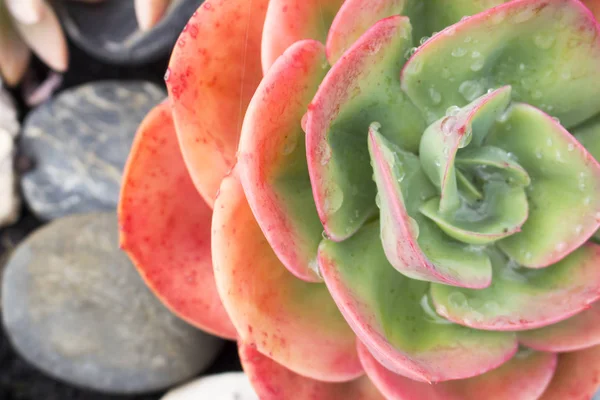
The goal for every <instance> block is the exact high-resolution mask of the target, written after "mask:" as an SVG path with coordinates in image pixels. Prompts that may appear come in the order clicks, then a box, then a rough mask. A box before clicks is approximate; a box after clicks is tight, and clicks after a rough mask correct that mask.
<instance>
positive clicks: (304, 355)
mask: <svg viewBox="0 0 600 400" xmlns="http://www.w3.org/2000/svg"><path fill="white" fill-rule="evenodd" d="M212 229H213V236H212V238H213V243H212V244H213V246H212V249H213V262H214V266H215V277H216V280H217V288H218V290H219V293H220V294H221V297H222V299H223V304H224V305H225V308H226V309H227V311H228V313H229V316H230V317H231V320H232V322H233V324H234V325H235V327H236V328H237V331H238V334H239V336H240V339H241V340H242V341H243V342H245V343H247V344H248V345H252V346H255V347H256V349H257V350H258V351H260V352H261V353H263V354H266V355H268V356H269V357H270V358H272V359H273V360H275V361H276V362H278V363H280V364H282V365H283V366H285V367H286V368H289V369H290V370H292V371H294V372H295V373H298V374H300V375H304V376H306V377H309V378H312V379H318V380H323V381H331V382H336V381H348V380H351V379H355V378H356V377H358V376H360V375H361V374H362V372H363V371H362V367H361V366H360V362H359V361H358V355H357V354H356V348H355V336H354V334H353V333H352V330H351V329H350V328H349V327H348V324H347V323H346V321H345V320H344V318H343V317H342V315H341V314H340V312H339V310H338V309H337V307H336V305H335V303H334V302H333V301H332V300H331V297H330V295H329V293H328V291H327V288H326V287H325V285H323V284H321V283H307V282H303V281H301V280H299V279H297V278H296V277H294V276H293V275H292V274H290V273H289V272H288V271H287V269H285V267H284V266H283V265H281V263H280V262H279V260H278V259H277V256H276V255H275V254H274V253H273V250H272V249H271V247H270V246H269V243H268V242H267V240H266V239H265V237H264V236H263V235H262V233H261V231H260V228H259V226H258V225H257V223H256V221H255V220H254V216H253V215H252V211H251V210H250V207H249V206H248V203H247V202H246V199H245V197H244V192H243V190H242V186H241V184H240V182H239V180H238V178H237V172H234V174H233V175H231V176H229V177H227V178H225V179H224V180H223V184H222V185H221V190H220V195H219V197H218V199H217V202H216V203H215V212H214V216H213V223H212Z"/></svg>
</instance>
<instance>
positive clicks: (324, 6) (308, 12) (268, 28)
mask: <svg viewBox="0 0 600 400" xmlns="http://www.w3.org/2000/svg"><path fill="white" fill-rule="evenodd" d="M342 3H343V0H271V1H270V3H269V9H268V10H267V17H266V19H265V27H264V30H263V37H262V67H263V73H264V74H265V75H266V73H267V71H268V70H269V68H271V65H273V63H274V62H275V60H277V58H278V57H279V56H280V55H282V54H283V52H284V51H285V50H286V49H287V48H288V47H290V46H291V45H292V44H294V43H296V42H297V41H299V40H303V39H314V40H318V41H320V42H321V43H325V40H326V38H327V32H328V30H329V27H330V25H331V22H332V21H333V18H334V17H335V15H336V13H337V11H338V10H339V8H340V6H341V5H342Z"/></svg>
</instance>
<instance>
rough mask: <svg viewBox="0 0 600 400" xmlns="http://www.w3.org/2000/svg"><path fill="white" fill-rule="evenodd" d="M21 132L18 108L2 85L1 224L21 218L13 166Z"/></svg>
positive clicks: (0, 129)
mask: <svg viewBox="0 0 600 400" xmlns="http://www.w3.org/2000/svg"><path fill="white" fill-rule="evenodd" d="M18 133H19V121H18V119H17V110H16V108H15V105H14V103H13V101H12V99H11V98H10V95H9V94H8V92H6V91H5V90H4V89H3V88H2V87H1V86H0V226H5V225H10V224H12V223H13V222H16V220H17V219H18V218H19V209H20V204H21V200H20V198H19V192H18V190H17V185H16V176H15V171H14V168H13V158H14V155H15V142H14V140H15V137H16V136H17V134H18Z"/></svg>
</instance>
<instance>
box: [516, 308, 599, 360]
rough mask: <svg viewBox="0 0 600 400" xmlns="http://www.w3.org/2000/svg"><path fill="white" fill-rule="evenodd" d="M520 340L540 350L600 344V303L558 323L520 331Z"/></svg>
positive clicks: (570, 348) (581, 347) (582, 347)
mask: <svg viewBox="0 0 600 400" xmlns="http://www.w3.org/2000/svg"><path fill="white" fill-rule="evenodd" d="M519 341H520V342H521V343H522V344H524V345H525V346H527V347H530V348H532V349H536V350H540V351H552V352H567V351H574V350H580V349H585V348H587V347H592V346H596V345H600V303H599V302H595V303H594V304H592V306H591V307H590V308H588V309H587V310H584V311H581V312H580V313H579V314H576V315H575V316H573V317H571V318H567V319H566V320H564V321H561V322H559V323H557V324H553V325H549V326H546V327H544V328H539V329H533V330H530V331H523V332H519Z"/></svg>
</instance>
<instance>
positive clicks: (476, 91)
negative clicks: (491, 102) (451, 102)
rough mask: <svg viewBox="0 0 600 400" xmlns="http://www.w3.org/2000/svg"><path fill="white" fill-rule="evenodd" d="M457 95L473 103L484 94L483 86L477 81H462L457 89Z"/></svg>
mask: <svg viewBox="0 0 600 400" xmlns="http://www.w3.org/2000/svg"><path fill="white" fill-rule="evenodd" d="M458 91H459V93H460V94H461V95H462V96H463V97H464V98H465V100H467V101H473V100H475V99H476V98H478V97H479V96H481V95H482V94H483V92H484V89H483V86H482V85H481V83H479V82H477V81H464V82H463V83H461V84H460V86H459V87H458Z"/></svg>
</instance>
